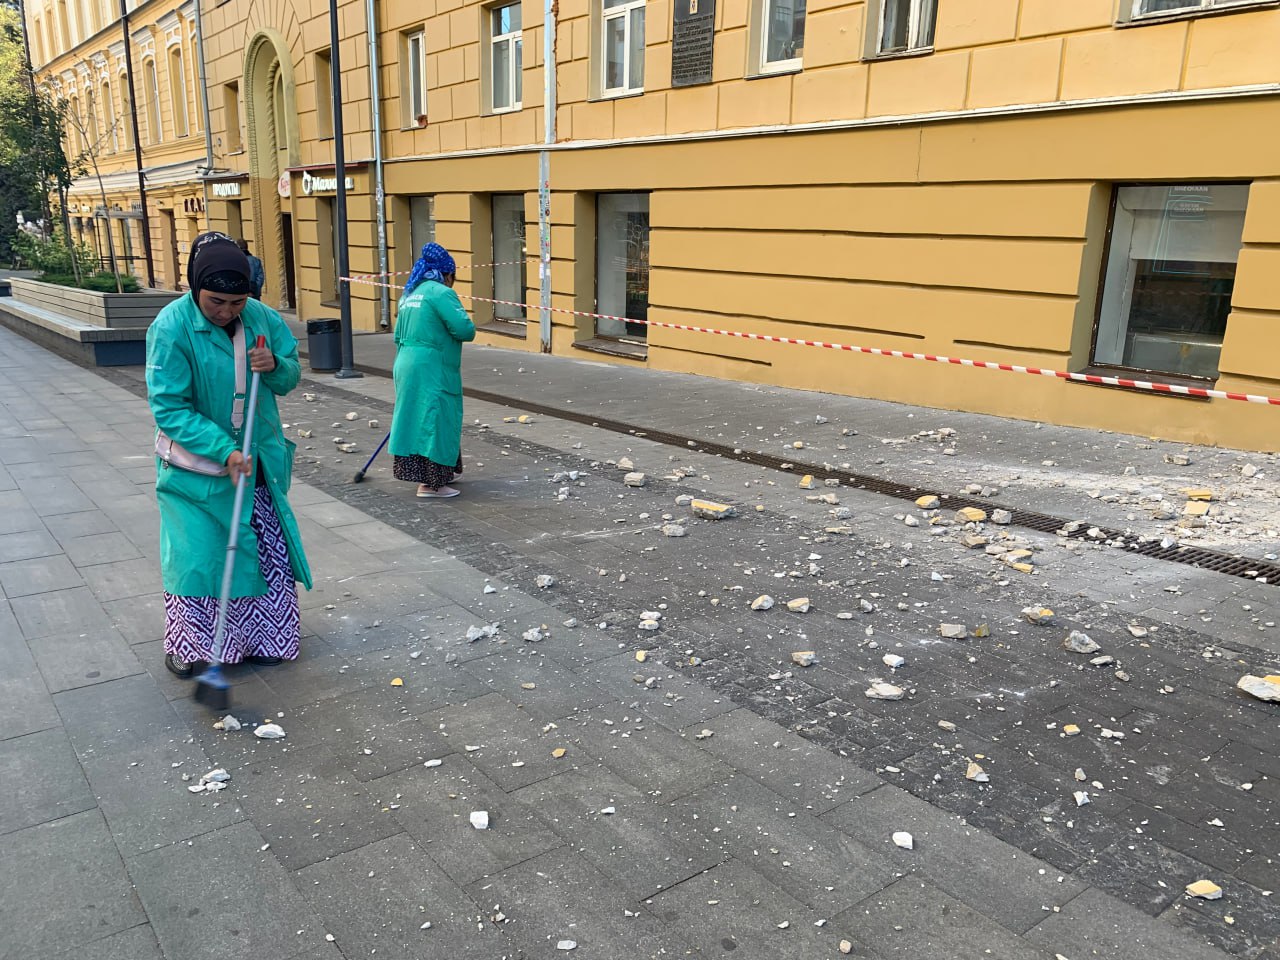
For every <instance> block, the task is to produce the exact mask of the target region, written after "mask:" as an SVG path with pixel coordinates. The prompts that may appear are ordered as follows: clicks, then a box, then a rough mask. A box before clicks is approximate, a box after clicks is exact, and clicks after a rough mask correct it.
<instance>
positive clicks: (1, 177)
mask: <svg viewBox="0 0 1280 960" xmlns="http://www.w3.org/2000/svg"><path fill="white" fill-rule="evenodd" d="M65 129H66V110H65V107H64V105H63V104H61V103H59V102H57V101H55V100H54V99H53V97H52V96H51V95H50V94H49V93H48V92H47V91H44V90H41V89H39V88H38V87H37V86H36V84H35V82H34V78H33V76H32V74H31V67H30V64H29V63H28V61H27V54H26V48H25V44H24V42H23V24H22V18H21V16H20V15H19V13H18V11H17V9H15V7H14V5H13V4H12V3H11V2H10V0H0V260H7V259H9V256H10V249H11V240H12V237H13V235H14V234H15V233H16V232H17V229H18V224H17V214H18V212H19V211H21V212H23V213H24V215H26V216H27V218H28V219H44V220H45V222H46V223H48V222H49V221H50V220H51V216H50V208H49V198H50V197H51V196H57V197H58V198H59V199H60V200H61V201H65V197H66V192H67V189H68V188H69V187H70V186H71V178H72V165H71V163H70V162H68V160H67V155H66V151H65V150H64V149H63V143H62V134H63V131H64V130H65ZM63 206H64V208H65V202H64V204H63Z"/></svg>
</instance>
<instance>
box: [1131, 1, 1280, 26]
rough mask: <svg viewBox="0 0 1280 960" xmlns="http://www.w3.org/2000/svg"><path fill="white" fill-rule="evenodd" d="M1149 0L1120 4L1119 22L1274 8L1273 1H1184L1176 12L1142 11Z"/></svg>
mask: <svg viewBox="0 0 1280 960" xmlns="http://www.w3.org/2000/svg"><path fill="white" fill-rule="evenodd" d="M1148 2H1149V0H1124V2H1122V3H1121V4H1120V14H1121V17H1120V22H1121V23H1138V22H1142V21H1146V20H1160V19H1164V18H1166V17H1187V16H1195V15H1197V14H1202V13H1213V12H1215V11H1219V10H1230V9H1232V8H1234V7H1260V6H1274V2H1273V0H1186V2H1185V4H1184V5H1183V6H1181V7H1179V8H1178V9H1176V10H1144V9H1143V7H1144V5H1145V4H1146V3H1148Z"/></svg>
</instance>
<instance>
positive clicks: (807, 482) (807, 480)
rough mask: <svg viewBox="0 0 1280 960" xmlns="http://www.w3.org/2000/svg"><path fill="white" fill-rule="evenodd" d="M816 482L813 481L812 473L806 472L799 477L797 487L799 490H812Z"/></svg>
mask: <svg viewBox="0 0 1280 960" xmlns="http://www.w3.org/2000/svg"><path fill="white" fill-rule="evenodd" d="M815 486H816V484H815V483H814V482H813V474H811V473H806V474H805V475H804V476H803V477H801V478H800V483H799V487H800V489H801V490H812V489H813V488H814V487H815Z"/></svg>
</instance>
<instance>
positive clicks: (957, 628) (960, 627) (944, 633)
mask: <svg viewBox="0 0 1280 960" xmlns="http://www.w3.org/2000/svg"><path fill="white" fill-rule="evenodd" d="M938 635H939V636H941V637H946V638H947V639H948V640H963V639H964V638H965V637H967V636H968V635H969V630H968V628H967V627H966V626H965V625H964V624H963V623H942V624H939V625H938Z"/></svg>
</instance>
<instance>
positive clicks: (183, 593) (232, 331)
mask: <svg viewBox="0 0 1280 960" xmlns="http://www.w3.org/2000/svg"><path fill="white" fill-rule="evenodd" d="M187 281H188V284H189V286H190V287H191V290H190V292H189V293H188V294H187V296H185V297H182V298H181V299H180V300H175V301H173V302H172V303H170V304H169V305H168V306H166V307H165V308H164V309H163V310H162V311H160V315H159V316H158V317H156V319H155V322H154V323H152V324H151V327H150V329H149V330H148V331H147V399H148V401H149V403H150V405H151V412H152V414H153V415H154V417H155V421H156V427H157V437H156V454H157V457H156V500H157V501H158V503H159V506H160V571H161V574H162V577H163V580H164V606H165V632H164V650H165V666H167V667H168V668H169V670H171V671H172V672H173V673H175V674H177V675H178V676H179V677H191V676H195V675H196V674H198V673H199V672H200V671H201V669H203V667H204V666H205V665H206V664H207V663H208V662H209V661H210V660H211V659H216V660H217V661H220V662H223V663H238V662H240V661H249V662H251V663H259V664H273V663H279V662H280V661H281V660H286V659H287V660H292V659H294V658H295V657H297V655H298V635H299V614H298V590H297V583H299V582H300V583H302V585H303V586H305V587H307V588H308V589H310V587H311V572H310V569H309V568H308V566H307V559H306V556H305V554H304V553H303V549H302V538H301V536H300V535H299V533H298V526H297V523H296V521H295V520H294V516H293V511H292V510H290V508H289V502H288V499H287V495H288V492H289V484H290V480H291V478H292V475H293V451H294V444H293V443H292V441H290V440H288V439H287V438H286V437H285V436H284V431H283V429H282V427H281V425H280V414H279V411H278V410H277V409H276V397H277V396H283V395H285V394H286V393H288V392H289V391H290V390H292V389H293V388H294V387H296V386H297V384H298V380H299V377H300V376H301V367H300V365H299V363H298V344H297V341H296V340H295V339H294V337H293V334H291V333H290V332H289V328H288V327H287V326H286V325H285V323H284V321H283V320H281V319H280V315H279V314H278V313H276V312H275V311H274V310H272V309H271V308H270V307H267V306H265V305H264V304H262V303H261V302H259V301H257V300H250V299H249V294H250V291H251V279H250V271H249V262H248V260H247V259H246V258H245V255H244V254H243V253H242V252H241V251H240V249H239V248H238V247H237V246H236V243H235V241H234V240H232V239H231V238H230V237H228V236H226V235H225V234H221V233H204V234H201V235H200V236H199V237H197V238H196V239H195V241H194V242H193V243H192V245H191V257H190V259H189V260H188V263H187ZM255 343H260V344H262V345H261V346H254V344H255ZM246 375H249V376H252V377H254V378H255V380H259V379H260V384H261V387H262V388H264V389H261V390H260V391H255V392H257V393H258V397H257V409H256V411H254V410H252V409H248V408H247V407H248V403H247V397H246V391H245V387H244V384H245V380H246ZM250 418H254V419H253V421H252V422H253V430H252V441H251V442H252V450H251V451H250V454H251V455H248V456H246V452H245V451H244V450H242V449H241V445H242V440H243V436H244V433H245V430H246V429H247V428H248V426H249V421H250ZM241 476H243V477H244V478H245V481H246V490H245V494H247V495H246V496H244V498H243V499H244V501H245V502H246V503H245V505H246V506H248V507H249V509H245V510H243V512H242V515H241V516H240V518H239V526H238V527H237V531H238V540H237V542H236V549H235V550H234V551H233V553H234V565H233V566H232V575H231V578H230V580H229V587H230V589H229V591H228V594H229V597H230V600H229V602H227V603H226V609H225V611H224V618H223V619H224V621H225V630H224V636H223V637H222V638H220V639H222V641H223V642H222V644H221V650H215V649H213V643H214V635H215V624H216V622H217V620H218V612H219V602H218V601H219V595H220V593H221V592H222V589H221V586H222V579H223V577H222V575H223V568H224V559H225V558H226V554H227V553H228V541H229V539H230V533H231V529H230V528H231V523H232V517H233V514H234V513H235V507H236V484H237V481H238V479H239V478H240V477H241Z"/></svg>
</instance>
